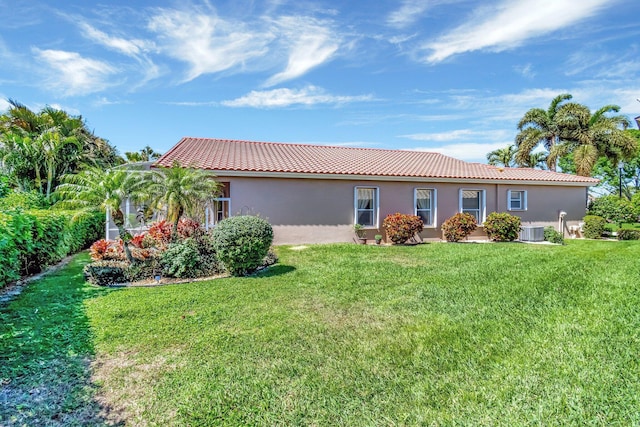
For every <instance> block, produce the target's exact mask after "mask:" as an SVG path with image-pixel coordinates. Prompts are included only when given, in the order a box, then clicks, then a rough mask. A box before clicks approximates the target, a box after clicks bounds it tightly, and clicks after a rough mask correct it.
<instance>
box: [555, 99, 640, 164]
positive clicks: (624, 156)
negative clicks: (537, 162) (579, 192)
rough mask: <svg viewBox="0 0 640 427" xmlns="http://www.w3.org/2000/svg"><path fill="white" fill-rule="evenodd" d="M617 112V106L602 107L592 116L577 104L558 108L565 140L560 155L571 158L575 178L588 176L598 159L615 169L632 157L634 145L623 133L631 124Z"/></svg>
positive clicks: (633, 139)
mask: <svg viewBox="0 0 640 427" xmlns="http://www.w3.org/2000/svg"><path fill="white" fill-rule="evenodd" d="M619 111H620V107H618V106H617V105H605V106H604V107H602V108H599V109H598V110H596V111H595V112H594V113H591V111H590V110H589V108H588V107H586V106H584V105H580V104H573V103H572V104H566V105H565V106H563V107H562V109H561V111H560V114H559V116H560V119H559V123H560V125H561V126H562V127H563V128H564V129H565V139H566V140H565V142H564V143H563V147H562V150H561V151H563V152H565V153H569V152H570V153H572V154H573V161H574V163H575V167H576V173H577V174H578V175H581V176H591V173H592V172H593V169H594V167H595V165H596V163H597V161H598V159H599V158H600V157H606V158H607V159H609V160H610V161H611V163H612V164H614V165H615V164H617V163H618V161H620V160H628V159H631V158H633V157H634V156H635V155H636V153H637V150H638V141H637V140H636V139H635V138H633V137H632V136H631V135H629V133H627V132H625V129H626V128H627V127H628V126H629V125H630V124H631V123H630V121H629V119H628V118H627V117H626V116H624V115H622V114H617V113H618V112H619Z"/></svg>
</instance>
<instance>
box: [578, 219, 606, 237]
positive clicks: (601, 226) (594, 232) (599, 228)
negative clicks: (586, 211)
mask: <svg viewBox="0 0 640 427" xmlns="http://www.w3.org/2000/svg"><path fill="white" fill-rule="evenodd" d="M606 224H607V221H606V220H605V219H604V218H602V217H601V216H597V215H587V216H585V217H584V225H583V226H582V234H583V235H584V237H585V238H587V239H599V238H601V237H602V234H603V233H604V230H605V225H606Z"/></svg>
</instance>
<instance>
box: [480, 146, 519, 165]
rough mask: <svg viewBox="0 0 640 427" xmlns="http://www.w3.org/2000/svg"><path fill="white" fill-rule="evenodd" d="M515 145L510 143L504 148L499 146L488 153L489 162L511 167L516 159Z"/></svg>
mask: <svg viewBox="0 0 640 427" xmlns="http://www.w3.org/2000/svg"><path fill="white" fill-rule="evenodd" d="M516 151H517V150H516V147H515V145H509V146H507V147H504V148H498V149H496V150H493V151H491V152H489V153H487V162H488V163H489V164H490V165H492V166H499V165H502V166H504V167H507V168H510V167H512V166H513V165H514V159H515V155H516Z"/></svg>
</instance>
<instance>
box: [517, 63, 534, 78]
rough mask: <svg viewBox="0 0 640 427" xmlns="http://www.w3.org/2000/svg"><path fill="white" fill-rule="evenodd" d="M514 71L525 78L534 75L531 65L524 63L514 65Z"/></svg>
mask: <svg viewBox="0 0 640 427" xmlns="http://www.w3.org/2000/svg"><path fill="white" fill-rule="evenodd" d="M513 69H514V70H515V72H516V73H518V74H521V75H522V77H524V78H527V79H532V78H534V77H535V76H536V73H535V71H533V65H531V64H530V63H529V64H525V65H516V66H515V67H513Z"/></svg>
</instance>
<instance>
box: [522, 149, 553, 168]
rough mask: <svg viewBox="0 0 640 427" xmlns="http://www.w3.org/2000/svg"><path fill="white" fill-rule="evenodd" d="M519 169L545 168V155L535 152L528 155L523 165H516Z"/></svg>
mask: <svg viewBox="0 0 640 427" xmlns="http://www.w3.org/2000/svg"><path fill="white" fill-rule="evenodd" d="M518 167H520V168H540V169H546V168H547V153H544V152H542V151H536V152H534V153H531V154H529V158H528V159H527V161H526V162H524V163H518Z"/></svg>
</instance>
